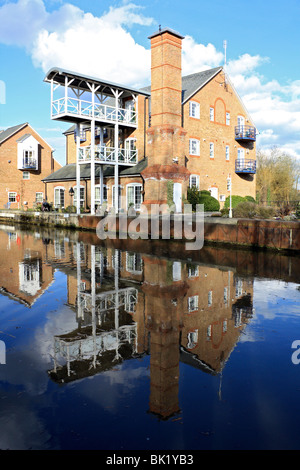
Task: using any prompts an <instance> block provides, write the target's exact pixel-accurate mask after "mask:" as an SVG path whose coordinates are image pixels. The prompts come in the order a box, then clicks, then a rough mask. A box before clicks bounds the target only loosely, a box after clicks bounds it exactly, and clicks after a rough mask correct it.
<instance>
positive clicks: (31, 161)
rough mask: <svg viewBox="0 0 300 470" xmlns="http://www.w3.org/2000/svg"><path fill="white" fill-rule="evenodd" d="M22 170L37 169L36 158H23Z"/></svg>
mask: <svg viewBox="0 0 300 470" xmlns="http://www.w3.org/2000/svg"><path fill="white" fill-rule="evenodd" d="M21 169H22V170H36V169H37V160H36V158H23V162H22V167H21Z"/></svg>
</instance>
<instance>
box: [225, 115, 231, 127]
mask: <svg viewBox="0 0 300 470" xmlns="http://www.w3.org/2000/svg"><path fill="white" fill-rule="evenodd" d="M226 126H230V113H226Z"/></svg>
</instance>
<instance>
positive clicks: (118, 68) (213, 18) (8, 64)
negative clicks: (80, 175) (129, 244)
mask: <svg viewBox="0 0 300 470" xmlns="http://www.w3.org/2000/svg"><path fill="white" fill-rule="evenodd" d="M299 19H300V2H299V0H286V1H285V2H282V1H279V0H272V1H270V0H266V1H265V2H261V0H260V1H258V0H252V1H251V2H249V1H245V0H227V1H224V0H209V1H208V0H205V1H204V0H197V1H196V0H185V1H184V2H183V1H182V0H152V1H150V0H143V1H140V0H136V1H135V0H132V1H126V0H119V1H108V0H87V1H82V0H70V1H69V2H68V1H64V0H4V1H3V0H0V58H1V60H0V129H3V128H6V127H9V126H13V125H16V124H20V123H22V122H29V123H30V124H31V125H32V126H33V127H34V128H35V129H36V130H37V131H38V132H39V133H40V134H41V135H42V137H44V138H45V139H46V140H47V141H48V142H49V143H50V144H51V145H52V146H53V147H54V148H55V149H56V151H55V153H54V156H55V158H56V159H57V160H58V161H59V162H60V163H64V159H65V150H64V137H63V135H62V132H63V131H64V130H66V129H67V128H68V127H69V126H68V124H67V123H65V124H64V123H57V122H55V121H51V119H50V89H49V88H50V87H49V85H48V84H46V83H44V82H43V79H44V77H45V74H46V72H47V71H48V70H49V69H50V68H51V67H54V66H58V67H64V68H66V69H69V70H74V71H78V72H81V73H87V74H89V75H94V76H99V77H100V78H103V79H108V80H112V81H114V82H119V83H125V84H128V85H131V86H137V87H138V86H143V85H148V84H149V83H150V44H149V40H148V36H149V35H150V34H151V33H153V32H154V31H156V30H157V29H158V26H159V25H161V26H162V28H164V27H170V28H172V29H175V30H177V31H178V32H179V33H181V34H182V35H184V36H185V39H184V41H183V61H182V63H183V73H184V74H189V73H194V72H198V71H201V70H205V69H208V68H212V67H216V66H219V65H223V64H224V50H223V41H224V40H225V39H226V41H227V70H228V73H229V76H230V78H231V80H232V82H233V84H234V85H235V88H236V90H237V92H238V93H239V95H240V96H241V98H242V99H243V101H244V103H245V105H246V108H247V109H248V111H249V113H250V115H251V116H252V118H253V120H254V122H255V125H256V126H257V128H258V130H259V132H260V135H259V136H258V142H257V143H258V147H259V148H262V149H266V150H267V149H270V148H272V147H273V146H277V147H279V148H282V149H283V150H284V151H286V152H288V153H290V154H291V155H293V156H295V157H297V158H299V159H300V76H299V69H300V64H299V35H300V34H299Z"/></svg>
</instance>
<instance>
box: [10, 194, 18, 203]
mask: <svg viewBox="0 0 300 470" xmlns="http://www.w3.org/2000/svg"><path fill="white" fill-rule="evenodd" d="M16 197H17V193H15V192H10V193H8V202H16Z"/></svg>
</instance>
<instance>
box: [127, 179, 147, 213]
mask: <svg viewBox="0 0 300 470" xmlns="http://www.w3.org/2000/svg"><path fill="white" fill-rule="evenodd" d="M129 187H133V188H137V187H139V188H141V189H143V185H142V184H141V183H128V184H126V209H128V188H129ZM140 194H141V202H140V204H139V205H138V206H139V207H137V206H136V203H135V192H134V201H133V207H134V209H135V210H140V208H141V205H142V203H143V194H142V191H141V193H140Z"/></svg>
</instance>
